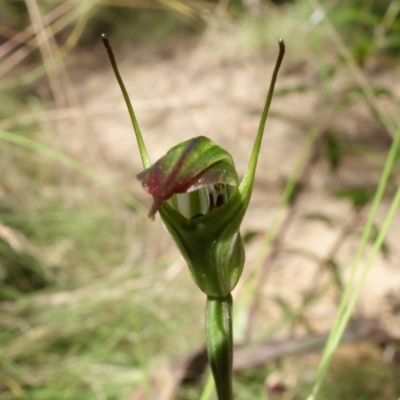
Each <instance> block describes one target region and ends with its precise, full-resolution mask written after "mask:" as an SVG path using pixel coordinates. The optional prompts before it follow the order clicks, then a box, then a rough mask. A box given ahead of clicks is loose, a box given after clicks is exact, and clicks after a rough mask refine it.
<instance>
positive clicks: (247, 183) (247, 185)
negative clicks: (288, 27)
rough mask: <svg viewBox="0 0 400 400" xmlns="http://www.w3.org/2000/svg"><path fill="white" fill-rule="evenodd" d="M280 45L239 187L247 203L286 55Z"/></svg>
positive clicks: (281, 40) (283, 45)
mask: <svg viewBox="0 0 400 400" xmlns="http://www.w3.org/2000/svg"><path fill="white" fill-rule="evenodd" d="M278 43H279V55H278V58H277V60H276V63H275V68H274V72H273V74H272V78H271V84H270V87H269V91H268V95H267V99H266V101H265V106H264V110H263V112H262V115H261V120H260V125H259V127H258V132H257V137H256V140H255V142H254V146H253V151H252V153H251V156H250V161H249V165H248V167H247V171H246V174H245V176H244V178H243V180H242V182H241V184H240V186H239V190H240V192H241V193H242V194H243V199H244V201H245V202H248V201H250V196H251V189H252V186H253V182H254V175H255V172H256V167H257V161H258V155H259V153H260V148H261V142H262V138H263V135H264V128H265V122H266V121H267V117H268V111H269V107H270V105H271V101H272V96H273V94H274V88H275V83H276V79H277V77H278V72H279V68H280V66H281V64H282V60H283V56H284V55H285V43H284V41H283V39H282V38H279V40H278Z"/></svg>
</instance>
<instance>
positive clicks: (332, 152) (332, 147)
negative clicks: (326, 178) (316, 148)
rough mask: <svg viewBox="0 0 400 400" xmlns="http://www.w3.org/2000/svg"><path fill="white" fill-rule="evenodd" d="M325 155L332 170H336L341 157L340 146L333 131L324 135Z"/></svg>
mask: <svg viewBox="0 0 400 400" xmlns="http://www.w3.org/2000/svg"><path fill="white" fill-rule="evenodd" d="M325 146H326V155H327V157H328V161H329V165H330V167H331V170H332V171H336V170H337V169H338V167H339V164H340V161H341V158H342V146H341V144H340V141H339V140H338V138H337V137H336V136H335V135H334V134H333V133H328V134H327V135H326V136H325Z"/></svg>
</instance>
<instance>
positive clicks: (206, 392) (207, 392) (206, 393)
mask: <svg viewBox="0 0 400 400" xmlns="http://www.w3.org/2000/svg"><path fill="white" fill-rule="evenodd" d="M214 388H215V385H214V379H213V376H212V373H211V372H209V373H208V378H207V382H206V384H205V385H204V388H203V391H202V392H201V396H200V399H199V400H209V399H210V397H211V394H212V392H213V389H214Z"/></svg>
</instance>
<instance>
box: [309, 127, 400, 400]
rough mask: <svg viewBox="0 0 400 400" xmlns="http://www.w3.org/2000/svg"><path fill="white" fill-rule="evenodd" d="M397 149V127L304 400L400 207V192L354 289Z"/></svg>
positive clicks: (399, 138) (328, 358) (315, 390)
mask: <svg viewBox="0 0 400 400" xmlns="http://www.w3.org/2000/svg"><path fill="white" fill-rule="evenodd" d="M399 145H400V127H399V128H398V130H397V132H396V135H395V138H394V140H393V143H392V146H391V148H390V151H389V155H388V158H387V160H386V163H385V166H384V169H383V172H382V176H381V179H380V181H379V185H378V188H377V191H376V194H375V197H374V200H373V203H372V207H371V210H370V212H369V215H368V219H367V222H366V224H365V228H364V231H363V234H362V237H361V240H360V244H359V247H358V251H357V253H356V256H355V258H354V261H353V264H352V269H351V275H350V279H349V282H348V284H347V285H346V289H345V292H344V294H343V296H342V299H341V302H340V305H339V310H338V313H337V316H336V319H335V322H334V324H333V327H332V331H331V334H330V335H329V339H328V342H327V344H326V346H325V350H324V353H323V355H322V359H321V362H320V365H319V368H318V371H317V379H316V381H315V384H314V386H313V388H312V390H311V394H310V395H309V397H308V398H307V400H314V399H315V397H316V395H317V393H318V391H319V389H320V387H321V385H322V382H323V379H324V377H325V374H326V371H327V369H328V367H329V364H330V361H331V359H332V356H333V354H334V352H335V350H336V348H337V346H338V345H339V342H340V339H341V337H342V335H343V332H344V330H345V328H346V325H347V323H348V321H349V319H350V316H351V313H352V311H353V310H354V307H355V305H356V302H357V299H358V297H359V295H360V293H361V289H362V287H363V285H364V282H365V279H366V277H367V275H368V272H369V271H370V269H371V267H372V265H373V262H374V260H375V257H376V255H377V253H378V251H379V250H380V248H381V246H382V244H383V241H384V239H385V236H386V233H387V230H388V229H389V226H390V224H391V222H392V220H393V218H394V215H395V212H396V210H397V208H398V206H399V203H400V188H399V189H398V190H397V192H396V195H395V198H394V200H393V202H392V204H391V207H390V209H389V212H388V214H387V216H386V218H385V221H384V223H383V225H382V227H381V229H380V232H379V234H378V236H377V238H376V240H375V242H374V245H373V249H372V251H371V254H370V256H369V258H368V261H367V264H366V266H365V268H364V270H363V271H362V275H361V278H360V280H359V282H358V283H357V285H356V286H355V287H354V285H355V277H356V274H357V271H358V269H359V265H360V261H361V257H362V255H363V254H364V251H365V248H366V246H367V243H368V240H369V238H370V235H371V232H372V228H373V224H374V220H375V217H376V214H377V211H378V207H379V204H380V202H381V200H382V197H383V194H384V192H385V188H386V185H387V182H388V180H389V177H390V173H391V171H392V168H393V165H394V163H395V161H396V155H397V152H398V151H399Z"/></svg>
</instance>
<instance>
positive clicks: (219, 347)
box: [206, 294, 233, 400]
mask: <svg viewBox="0 0 400 400" xmlns="http://www.w3.org/2000/svg"><path fill="white" fill-rule="evenodd" d="M206 345H207V353H208V360H209V362H210V366H211V371H212V373H213V376H214V381H215V387H216V389H217V394H218V400H233V391H232V366H233V337H232V296H231V294H229V295H228V296H226V297H210V296H208V297H207V305H206Z"/></svg>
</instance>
